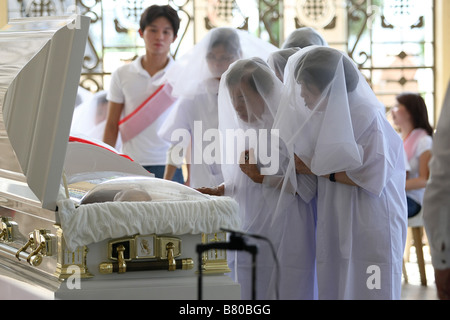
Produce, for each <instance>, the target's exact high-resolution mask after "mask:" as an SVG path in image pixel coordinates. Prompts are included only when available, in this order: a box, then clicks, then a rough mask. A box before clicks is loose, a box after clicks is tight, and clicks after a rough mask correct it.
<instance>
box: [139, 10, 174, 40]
mask: <svg viewBox="0 0 450 320" xmlns="http://www.w3.org/2000/svg"><path fill="white" fill-rule="evenodd" d="M159 17H165V18H167V20H169V21H170V24H171V25H172V29H173V35H174V36H177V34H178V29H180V17H179V16H178V13H177V11H176V10H175V9H174V8H172V7H171V6H169V5H165V6H158V5H156V4H155V5H152V6H150V7H148V8H147V9H145V11H144V12H143V13H142V15H141V20H140V22H139V27H140V29H141V30H142V31H144V30H145V28H146V27H147V26H148V25H149V24H151V23H152V22H153V21H155V20H156V19H157V18H159Z"/></svg>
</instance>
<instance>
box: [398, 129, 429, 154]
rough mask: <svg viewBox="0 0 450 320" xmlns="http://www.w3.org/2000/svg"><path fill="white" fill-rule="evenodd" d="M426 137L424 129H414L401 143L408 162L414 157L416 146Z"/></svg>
mask: <svg viewBox="0 0 450 320" xmlns="http://www.w3.org/2000/svg"><path fill="white" fill-rule="evenodd" d="M426 135H427V132H426V131H425V130H424V129H414V130H413V131H411V133H410V134H409V135H408V136H407V137H406V139H405V140H404V141H403V146H404V147H405V151H406V156H407V157H408V161H410V160H411V158H412V157H414V153H415V152H416V149H417V144H418V143H419V141H420V139H421V138H422V137H424V136H426Z"/></svg>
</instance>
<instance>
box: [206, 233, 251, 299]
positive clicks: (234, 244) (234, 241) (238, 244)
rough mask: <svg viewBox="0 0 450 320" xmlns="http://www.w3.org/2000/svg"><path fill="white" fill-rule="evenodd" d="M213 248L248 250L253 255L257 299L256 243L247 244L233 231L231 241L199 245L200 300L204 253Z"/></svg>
mask: <svg viewBox="0 0 450 320" xmlns="http://www.w3.org/2000/svg"><path fill="white" fill-rule="evenodd" d="M211 249H220V250H235V251H247V252H249V253H251V255H252V300H256V254H257V253H258V247H257V246H256V245H247V244H246V243H245V241H244V238H243V237H242V235H241V234H238V233H236V232H233V231H231V234H230V241H229V242H214V243H206V244H198V245H197V253H198V300H202V253H203V252H204V251H208V250H211Z"/></svg>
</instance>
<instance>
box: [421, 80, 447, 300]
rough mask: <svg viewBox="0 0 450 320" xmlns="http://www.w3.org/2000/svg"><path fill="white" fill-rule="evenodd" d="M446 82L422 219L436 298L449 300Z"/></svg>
mask: <svg viewBox="0 0 450 320" xmlns="http://www.w3.org/2000/svg"><path fill="white" fill-rule="evenodd" d="M449 136H450V83H449V86H448V89H447V95H446V98H445V100H444V105H443V107H442V111H441V115H440V117H439V122H438V124H437V127H436V132H435V134H434V138H433V140H434V141H433V147H432V157H431V161H430V179H429V181H428V184H427V186H426V188H425V196H424V200H423V220H424V223H425V230H426V233H427V237H428V242H429V244H430V252H431V262H432V264H433V267H434V277H435V281H436V288H437V293H438V297H439V299H442V300H450V196H449V195H450V166H449V163H450V139H449Z"/></svg>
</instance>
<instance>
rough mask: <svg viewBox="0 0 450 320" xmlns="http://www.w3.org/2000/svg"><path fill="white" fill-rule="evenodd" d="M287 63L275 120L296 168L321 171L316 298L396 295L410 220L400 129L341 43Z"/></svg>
mask: <svg viewBox="0 0 450 320" xmlns="http://www.w3.org/2000/svg"><path fill="white" fill-rule="evenodd" d="M285 72H286V74H285V86H286V90H285V92H284V93H283V96H282V98H281V100H280V101H281V104H280V107H279V109H278V114H277V116H276V120H275V124H274V128H279V129H280V136H281V138H282V140H284V141H285V143H286V145H287V148H288V149H289V151H290V152H291V154H292V153H295V170H292V172H291V173H290V175H291V177H292V178H294V177H295V175H296V173H298V172H301V173H305V174H312V175H315V176H317V177H318V181H317V231H316V232H317V242H316V259H317V277H318V286H319V299H399V298H400V292H401V276H402V258H403V250H404V245H405V238H406V229H407V223H406V221H407V220H406V217H407V209H406V201H405V167H404V164H405V162H404V155H403V149H402V141H401V139H400V137H399V135H398V134H397V133H396V132H395V131H394V130H393V128H392V126H391V125H390V124H389V122H388V121H387V120H386V118H385V116H384V114H383V113H382V112H380V110H381V109H380V103H379V101H378V100H377V98H376V96H375V94H374V93H373V91H372V90H371V88H370V87H369V85H368V84H367V82H366V81H365V79H364V78H363V76H362V75H361V73H360V72H359V70H358V69H357V67H356V66H355V64H354V63H353V62H352V61H351V60H350V59H349V58H348V57H347V56H345V55H344V54H343V53H341V52H340V51H338V50H335V49H332V48H327V47H319V46H313V47H308V48H305V49H302V50H300V51H299V52H298V53H296V54H295V55H293V56H292V57H291V58H290V59H289V61H288V64H287V67H286V70H285ZM292 167H294V166H292ZM294 171H296V172H294Z"/></svg>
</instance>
